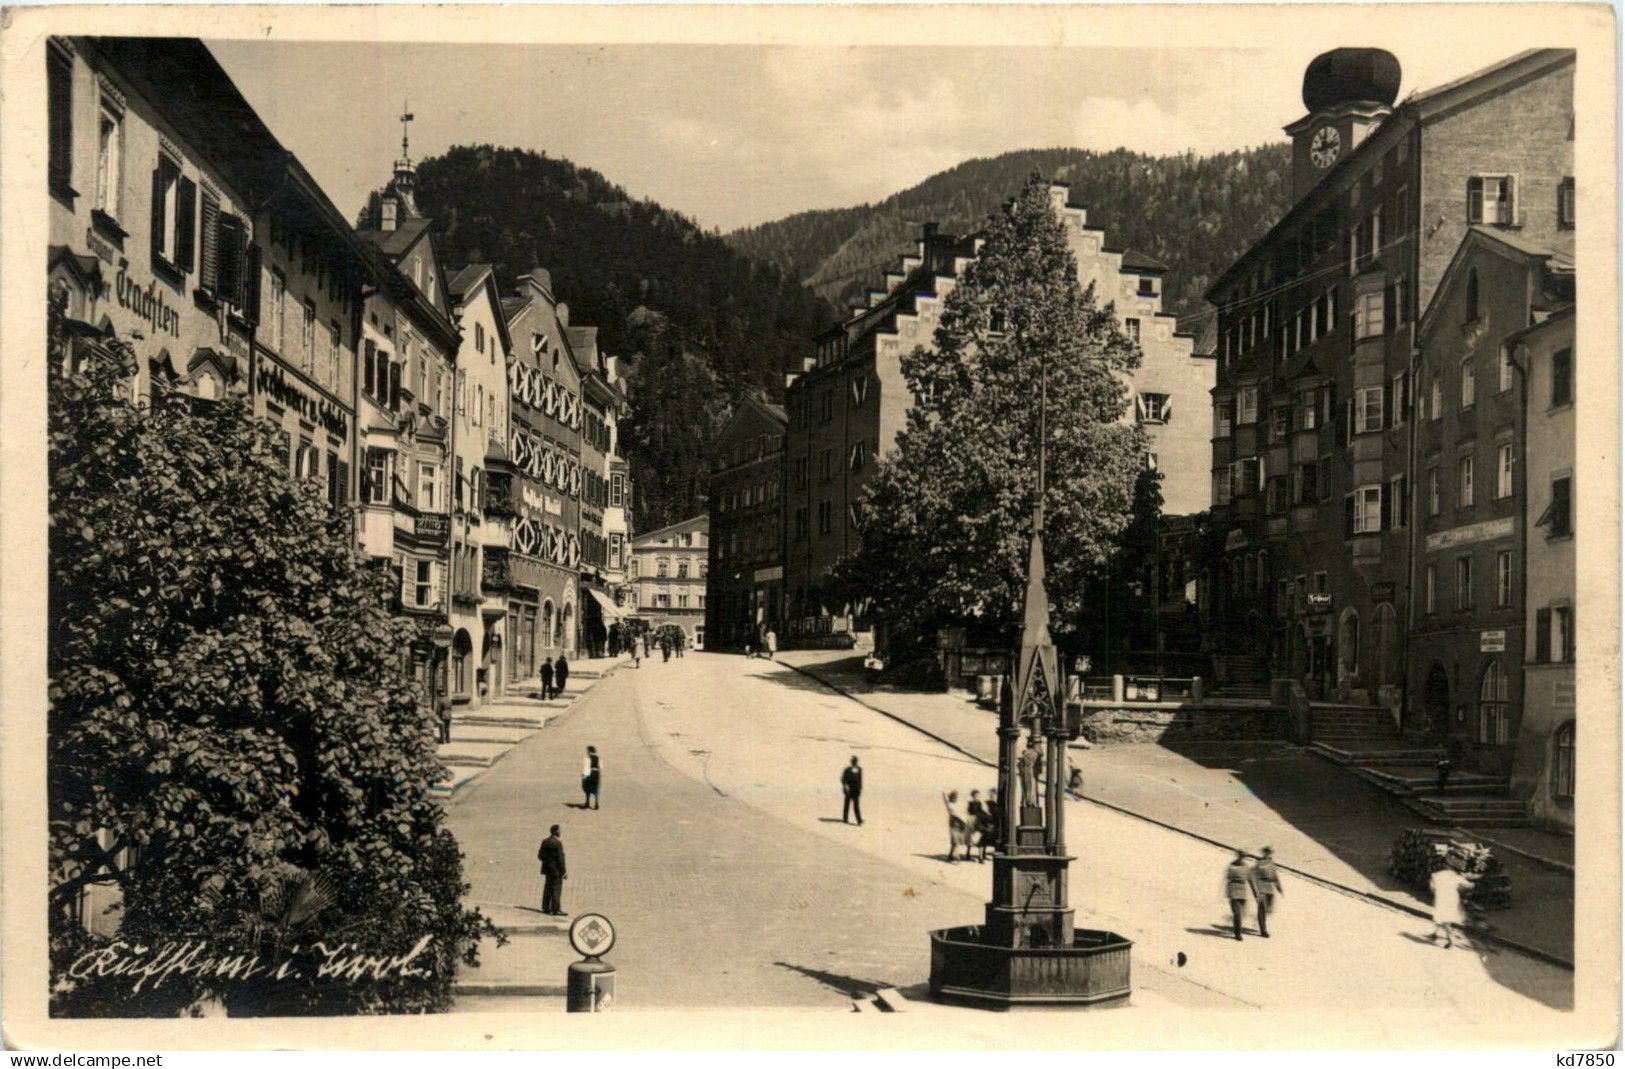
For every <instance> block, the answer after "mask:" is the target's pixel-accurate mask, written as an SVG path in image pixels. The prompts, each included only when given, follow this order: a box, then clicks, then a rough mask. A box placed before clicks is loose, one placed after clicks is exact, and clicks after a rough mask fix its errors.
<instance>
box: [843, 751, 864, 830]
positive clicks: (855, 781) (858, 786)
mask: <svg viewBox="0 0 1625 1069" xmlns="http://www.w3.org/2000/svg"><path fill="white" fill-rule="evenodd" d="M841 793H842V794H844V795H846V801H844V802H843V803H842V804H841V823H842V824H845V823H846V816H847V814H848V813H853V814H855V815H856V816H857V818H858V823H859V824H862V823H863V807H862V806H861V805H859V804H858V796H859V795H861V794H862V793H863V769H861V768H859V767H858V759H857V758H856V757H853V758H852V763H851V764H850V765H848V766H846V769H845V770H844V771H842V772H841Z"/></svg>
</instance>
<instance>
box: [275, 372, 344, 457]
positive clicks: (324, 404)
mask: <svg viewBox="0 0 1625 1069" xmlns="http://www.w3.org/2000/svg"><path fill="white" fill-rule="evenodd" d="M254 391H255V392H256V393H262V394H264V395H265V396H266V398H267V399H268V400H271V401H275V402H276V403H277V404H279V405H281V406H283V407H284V408H288V409H291V410H292V411H294V412H296V413H298V415H299V416H300V418H302V419H306V420H309V421H310V422H311V423H320V424H321V425H322V426H323V427H324V428H326V429H327V432H328V433H329V434H332V435H335V436H337V437H339V438H344V437H346V436H347V430H348V426H349V420H348V418H347V417H346V416H345V414H344V410H343V409H342V408H340V407H339V406H338V403H337V402H335V401H329V400H327V399H325V398H322V399H318V398H315V397H312V396H311V395H310V394H308V393H306V392H305V391H304V390H303V389H301V388H300V387H298V386H297V385H295V384H294V383H293V382H292V381H291V380H289V378H288V376H287V375H286V374H284V373H283V371H282V369H281V368H280V367H278V366H277V365H276V364H274V363H272V362H271V361H270V360H261V361H260V365H259V372H258V374H256V375H255V376H254Z"/></svg>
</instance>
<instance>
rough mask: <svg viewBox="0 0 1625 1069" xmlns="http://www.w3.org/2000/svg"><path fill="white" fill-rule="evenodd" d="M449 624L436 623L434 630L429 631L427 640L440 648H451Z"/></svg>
mask: <svg viewBox="0 0 1625 1069" xmlns="http://www.w3.org/2000/svg"><path fill="white" fill-rule="evenodd" d="M451 636H452V631H451V625H450V624H448V623H439V624H436V625H435V627H434V630H433V631H431V632H429V640H430V641H431V642H433V643H434V644H435V645H436V646H439V647H440V648H441V649H450V648H451Z"/></svg>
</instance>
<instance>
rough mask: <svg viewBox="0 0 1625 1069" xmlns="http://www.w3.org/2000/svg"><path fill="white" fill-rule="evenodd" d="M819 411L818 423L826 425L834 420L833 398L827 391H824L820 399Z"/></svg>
mask: <svg viewBox="0 0 1625 1069" xmlns="http://www.w3.org/2000/svg"><path fill="white" fill-rule="evenodd" d="M820 409H821V411H820V413H819V417H820V422H823V423H828V422H829V421H830V420H832V419H834V418H835V398H834V395H833V394H831V393H830V391H828V390H825V391H824V396H823V397H822V398H821V399H820Z"/></svg>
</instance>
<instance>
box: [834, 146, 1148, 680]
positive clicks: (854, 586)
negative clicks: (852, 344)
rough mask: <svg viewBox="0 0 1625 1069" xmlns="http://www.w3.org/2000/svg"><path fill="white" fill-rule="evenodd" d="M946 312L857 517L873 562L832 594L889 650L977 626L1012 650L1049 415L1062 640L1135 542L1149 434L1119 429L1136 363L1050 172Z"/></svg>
mask: <svg viewBox="0 0 1625 1069" xmlns="http://www.w3.org/2000/svg"><path fill="white" fill-rule="evenodd" d="M985 236H986V242H985V244H984V245H983V247H982V250H981V253H980V255H979V256H978V258H977V259H976V260H975V262H973V263H972V264H971V265H969V267H968V268H967V269H966V270H965V271H964V273H963V275H962V276H961V278H960V280H959V284H958V285H957V286H956V287H955V288H954V290H953V291H952V292H951V293H950V294H949V295H948V297H947V298H946V300H945V301H944V302H943V312H942V317H941V320H940V322H939V324H938V327H937V331H936V335H935V338H934V342H935V344H934V346H933V347H930V348H925V347H921V348H917V349H915V350H914V351H913V353H911V354H910V355H908V356H906V357H905V358H904V359H903V364H902V370H903V376H904V379H905V380H906V382H907V385H908V388H909V390H911V391H912V393H913V395H914V398H915V404H914V406H913V408H912V409H911V410H910V412H909V415H908V422H907V427H906V430H905V431H904V432H903V434H902V435H901V436H900V438H899V442H898V449H897V451H896V452H895V453H894V454H892V455H890V456H888V458H887V459H886V460H885V461H884V462H883V463H882V464H881V466H880V468H879V470H878V471H877V473H876V476H875V480H874V482H873V483H872V484H871V487H870V493H869V494H868V496H867V498H866V500H865V502H864V503H863V505H862V517H861V518H862V525H863V527H862V529H863V545H862V549H861V550H860V551H859V553H857V554H856V555H855V556H854V557H852V558H850V559H849V560H848V561H846V562H844V563H843V565H842V566H841V568H840V569H839V571H838V574H837V581H838V582H839V583H840V585H841V586H843V587H844V588H845V591H846V593H847V594H848V595H850V596H853V597H856V598H868V599H869V600H870V603H871V604H872V606H873V608H874V610H875V611H876V613H877V614H878V615H879V616H880V617H881V618H882V619H883V620H885V621H886V622H887V623H888V625H889V626H890V627H891V633H892V636H893V642H894V646H895V645H897V644H901V645H903V646H904V647H905V648H906V647H908V646H910V645H914V646H915V647H916V648H918V647H919V646H923V645H924V644H925V643H927V642H928V641H929V640H930V638H931V633H932V629H933V628H935V627H937V626H942V625H944V624H963V625H968V626H969V627H970V628H971V630H972V631H973V633H976V634H979V635H980V636H981V638H982V639H983V640H986V641H1002V640H1006V639H1008V638H1009V637H1010V632H1011V629H1012V627H1013V625H1014V623H1015V620H1016V618H1017V615H1018V613H1019V611H1020V605H1021V594H1022V590H1023V581H1024V576H1025V571H1026V565H1027V542H1028V537H1029V535H1030V532H1031V529H1032V516H1033V506H1034V504H1035V501H1036V496H1037V474H1038V453H1039V449H1038V445H1039V418H1038V417H1039V407H1040V397H1041V394H1042V396H1043V398H1044V399H1045V401H1044V403H1045V407H1046V410H1047V436H1046V438H1045V441H1044V444H1045V460H1046V468H1047V490H1046V493H1045V549H1046V557H1047V559H1048V575H1049V594H1050V600H1051V605H1052V610H1053V611H1054V612H1055V613H1056V616H1057V618H1056V619H1054V620H1053V621H1052V625H1053V626H1055V627H1056V631H1057V636H1058V638H1059V637H1060V636H1062V635H1065V634H1066V633H1067V632H1069V631H1075V629H1076V624H1077V622H1078V621H1079V620H1080V618H1081V617H1083V616H1084V614H1086V613H1088V612H1090V611H1091V605H1090V603H1089V600H1088V597H1087V591H1088V588H1089V585H1090V578H1091V576H1092V575H1097V574H1098V569H1099V567H1100V566H1101V565H1102V564H1103V562H1104V561H1105V560H1106V559H1107V556H1108V554H1109V552H1110V551H1111V549H1112V548H1113V545H1114V543H1115V540H1116V539H1117V537H1118V535H1119V534H1120V533H1121V532H1122V530H1123V528H1124V526H1125V523H1126V520H1127V514H1128V510H1129V506H1130V502H1131V495H1132V491H1133V487H1134V483H1135V479H1136V476H1137V475H1138V473H1139V470H1140V466H1141V460H1140V458H1141V454H1142V452H1143V444H1142V437H1141V434H1140V432H1139V430H1138V428H1137V427H1135V426H1134V425H1133V424H1130V423H1127V422H1125V421H1124V420H1123V418H1122V416H1123V413H1124V409H1125V400H1126V395H1125V387H1124V384H1123V379H1122V377H1121V376H1122V375H1123V374H1124V373H1125V372H1129V371H1132V370H1133V369H1134V368H1135V367H1137V366H1138V364H1139V349H1138V347H1137V346H1136V345H1135V344H1134V343H1133V342H1132V341H1130V340H1129V339H1128V338H1127V337H1126V336H1124V335H1123V334H1122V333H1121V332H1120V331H1119V330H1118V327H1117V319H1116V316H1115V314H1114V313H1113V311H1112V309H1111V307H1110V306H1109V305H1108V306H1101V305H1099V304H1097V303H1096V301H1095V299H1094V294H1093V292H1092V290H1085V289H1083V288H1081V287H1080V286H1079V284H1078V281H1077V267H1076V263H1075V261H1074V259H1073V257H1072V254H1071V252H1070V250H1069V249H1068V248H1067V244H1066V235H1065V233H1064V231H1063V230H1062V227H1061V223H1060V221H1059V219H1058V218H1057V217H1056V215H1055V213H1054V211H1053V210H1052V208H1051V205H1050V196H1049V184H1048V183H1047V182H1046V181H1045V180H1043V179H1042V178H1040V177H1039V176H1037V175H1034V176H1033V177H1032V178H1031V179H1029V180H1028V182H1027V184H1026V185H1025V187H1024V188H1023V189H1022V190H1021V192H1020V194H1019V195H1018V196H1016V197H1015V198H1014V199H1012V200H1011V201H1010V202H1009V203H1008V204H1006V205H1005V207H1004V209H1003V210H1002V211H1001V212H999V213H998V214H996V215H995V216H994V217H993V218H992V220H991V222H990V223H989V225H988V228H987V231H986V235H985Z"/></svg>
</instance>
